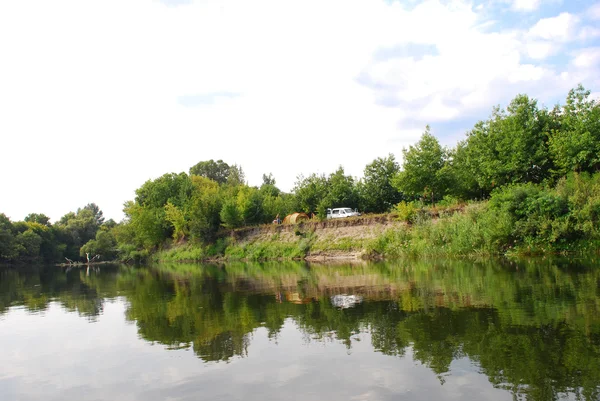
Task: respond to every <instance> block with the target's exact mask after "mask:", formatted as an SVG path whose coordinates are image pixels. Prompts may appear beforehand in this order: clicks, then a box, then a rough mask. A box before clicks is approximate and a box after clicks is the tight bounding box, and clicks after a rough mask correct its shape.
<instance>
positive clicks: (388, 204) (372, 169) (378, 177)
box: [358, 153, 402, 213]
mask: <svg viewBox="0 0 600 401" xmlns="http://www.w3.org/2000/svg"><path fill="white" fill-rule="evenodd" d="M399 171H400V166H399V165H398V163H397V162H396V158H395V157H394V155H393V154H391V153H390V154H389V155H388V156H387V157H383V158H381V157H378V158H377V159H375V160H373V162H371V163H370V164H368V165H367V166H366V167H365V171H364V177H363V179H362V180H361V181H360V182H359V184H358V191H359V194H360V204H361V209H363V210H364V211H366V212H373V213H383V212H387V211H389V210H390V209H391V208H392V206H394V205H395V204H397V203H398V202H400V201H401V200H402V194H401V193H400V192H399V191H398V190H397V189H396V188H395V187H394V186H393V185H392V180H393V178H394V177H395V176H396V175H397V174H398V172H399Z"/></svg>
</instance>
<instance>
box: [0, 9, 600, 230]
mask: <svg viewBox="0 0 600 401" xmlns="http://www.w3.org/2000/svg"><path fill="white" fill-rule="evenodd" d="M0 60H1V61H0V213H5V214H6V215H7V216H9V217H10V218H11V219H12V220H13V221H17V220H22V219H23V218H24V217H25V216H26V215H27V214H29V213H44V214H46V215H48V216H50V217H51V218H52V220H53V221H56V220H58V219H60V217H61V216H63V215H64V214H66V213H68V212H69V211H75V210H77V208H79V207H83V206H84V205H86V204H87V203H90V202H94V203H96V204H98V205H99V206H100V208H101V209H102V210H103V211H104V215H105V216H106V217H108V218H114V219H115V220H117V221H119V220H120V219H122V218H123V213H122V208H123V203H124V202H125V201H127V200H130V199H133V198H134V197H135V189H136V188H139V187H140V186H141V185H142V184H143V183H144V182H145V181H147V180H149V179H154V178H157V177H159V176H161V175H163V174H165V173H170V172H176V173H179V172H182V171H185V172H187V171H188V170H189V168H190V167H191V166H193V165H194V164H196V163H198V162H199V161H204V160H209V159H214V160H218V159H222V160H223V161H225V162H226V163H228V164H237V165H240V166H241V167H242V168H243V170H244V172H245V174H246V179H247V181H248V184H249V185H257V186H258V185H260V184H261V182H262V175H263V174H265V173H266V174H268V173H272V174H273V176H274V178H275V180H276V182H277V185H278V186H279V187H280V188H281V189H283V190H285V191H290V190H291V189H292V188H293V187H294V182H295V181H296V179H297V177H298V176H299V175H301V174H303V175H305V176H306V175H309V174H311V173H324V174H330V173H332V172H334V171H335V170H336V169H337V168H338V167H339V166H343V167H344V169H345V172H346V174H349V175H352V176H354V177H357V178H360V177H361V176H362V173H363V170H364V168H365V166H366V165H367V164H369V163H371V162H372V161H373V160H374V159H375V158H377V157H385V156H387V155H388V154H390V153H391V154H393V155H394V156H395V157H396V159H397V160H398V161H400V162H401V160H402V149H403V148H405V147H408V146H409V145H411V144H414V143H415V142H416V141H417V140H418V139H419V137H420V135H421V134H422V133H423V131H424V129H425V126H426V125H427V124H429V125H430V126H431V128H432V133H433V134H434V135H435V136H436V137H437V138H438V139H439V140H440V142H441V143H442V144H444V145H448V146H453V145H455V144H456V142H457V141H458V140H460V139H462V138H464V135H465V133H466V132H467V131H468V130H469V129H470V128H471V127H472V126H473V125H474V123H475V122H477V121H478V120H481V119H485V118H487V117H489V115H490V113H491V110H492V107H493V106H494V105H501V106H506V104H507V103H508V102H509V101H510V100H511V99H512V98H514V97H515V96H516V95H517V94H519V93H525V94H527V95H529V96H531V97H533V98H536V99H538V101H539V102H540V104H541V105H545V106H548V107H552V106H553V105H555V104H556V103H559V102H563V100H564V98H565V97H566V95H567V93H568V91H569V90H570V89H571V88H574V87H575V86H576V85H577V84H578V83H581V84H583V85H584V86H585V87H586V88H587V89H589V90H591V91H592V94H593V96H595V97H600V1H586V0H473V1H463V0H425V1H417V0H405V1H390V0H386V1H382V0H325V1H324V0H303V1H301V2H299V1H288V0H253V1H247V0H204V1H202V0H160V1H159V0H102V1H100V0H96V1H93V0H86V1H82V0H53V1H48V0H28V1H18V0H4V1H1V2H0Z"/></svg>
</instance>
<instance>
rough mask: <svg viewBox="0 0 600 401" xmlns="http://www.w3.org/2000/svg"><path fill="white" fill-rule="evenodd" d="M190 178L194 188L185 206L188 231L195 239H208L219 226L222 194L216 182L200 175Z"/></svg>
mask: <svg viewBox="0 0 600 401" xmlns="http://www.w3.org/2000/svg"><path fill="white" fill-rule="evenodd" d="M191 180H192V185H193V187H194V190H193V194H192V198H191V200H190V202H189V204H188V206H187V213H188V216H189V229H190V233H191V235H192V237H193V238H195V239H198V240H201V241H210V240H212V239H213V238H214V236H215V234H216V233H217V231H218V229H219V227H220V226H221V216H220V213H221V208H222V203H223V196H222V194H221V193H220V190H219V184H218V183H217V182H215V181H213V180H211V179H208V178H205V177H201V176H192V177H191Z"/></svg>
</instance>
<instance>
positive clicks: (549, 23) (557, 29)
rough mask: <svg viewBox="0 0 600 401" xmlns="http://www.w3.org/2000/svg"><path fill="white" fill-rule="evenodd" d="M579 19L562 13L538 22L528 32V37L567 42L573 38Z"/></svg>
mask: <svg viewBox="0 0 600 401" xmlns="http://www.w3.org/2000/svg"><path fill="white" fill-rule="evenodd" d="M578 24H579V17H577V16H575V15H573V14H570V13H567V12H564V13H561V14H559V15H558V16H556V17H551V18H544V19H541V20H539V21H538V22H537V23H536V24H535V25H534V26H533V27H532V28H531V29H530V30H529V35H530V36H532V37H535V38H541V39H547V40H557V41H563V42H566V41H569V40H571V39H573V38H574V37H575V31H576V28H577V25H578Z"/></svg>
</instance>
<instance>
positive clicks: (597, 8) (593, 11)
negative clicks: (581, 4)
mask: <svg viewBox="0 0 600 401" xmlns="http://www.w3.org/2000/svg"><path fill="white" fill-rule="evenodd" d="M585 16H586V17H587V18H590V19H595V20H598V19H600V3H596V4H594V5H593V6H591V7H590V8H589V9H588V10H587V11H586V12H585Z"/></svg>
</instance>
